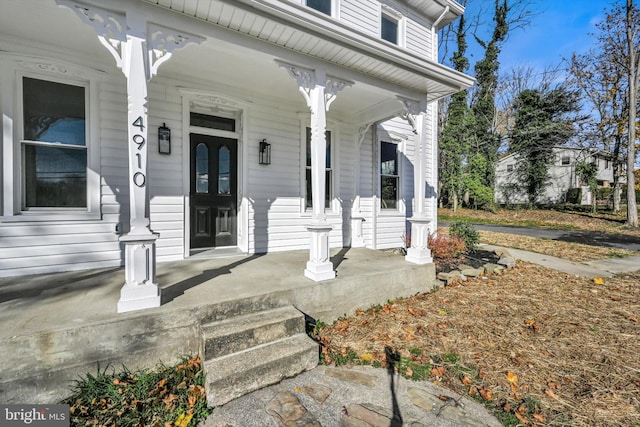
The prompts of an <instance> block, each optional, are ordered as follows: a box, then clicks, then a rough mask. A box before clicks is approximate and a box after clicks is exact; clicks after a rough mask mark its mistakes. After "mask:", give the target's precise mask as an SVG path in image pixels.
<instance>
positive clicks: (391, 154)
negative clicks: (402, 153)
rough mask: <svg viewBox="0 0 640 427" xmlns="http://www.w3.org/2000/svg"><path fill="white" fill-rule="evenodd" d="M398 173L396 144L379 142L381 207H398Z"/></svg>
mask: <svg viewBox="0 0 640 427" xmlns="http://www.w3.org/2000/svg"><path fill="white" fill-rule="evenodd" d="M399 183H400V173H399V171H398V144H394V143H391V142H384V141H382V142H380V201H381V203H382V205H381V208H382V209H398V194H399V191H398V189H399Z"/></svg>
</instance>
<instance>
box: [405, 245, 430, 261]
mask: <svg viewBox="0 0 640 427" xmlns="http://www.w3.org/2000/svg"><path fill="white" fill-rule="evenodd" d="M404 259H405V261H407V262H410V263H413V264H420V265H424V264H431V263H432V262H433V258H432V257H431V250H429V249H426V250H420V249H416V248H409V249H407V254H406V255H405V256H404Z"/></svg>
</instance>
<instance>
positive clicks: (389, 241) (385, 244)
mask: <svg viewBox="0 0 640 427" xmlns="http://www.w3.org/2000/svg"><path fill="white" fill-rule="evenodd" d="M405 227H406V219H405V216H404V215H401V214H397V215H386V214H380V215H378V217H377V227H376V231H377V236H376V249H389V248H399V247H402V246H403V244H404V243H403V240H402V238H403V237H404V235H405V231H406V228H405Z"/></svg>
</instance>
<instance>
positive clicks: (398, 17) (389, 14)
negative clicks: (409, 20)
mask: <svg viewBox="0 0 640 427" xmlns="http://www.w3.org/2000/svg"><path fill="white" fill-rule="evenodd" d="M382 17H386V18H387V19H390V20H393V21H396V23H397V24H398V34H397V39H398V42H397V43H393V42H390V41H388V40H386V39H383V38H382ZM378 24H379V25H380V27H379V29H378V35H379V36H380V39H381V40H383V41H384V42H386V43H389V44H392V45H394V46H399V47H405V39H406V37H405V33H406V31H405V28H406V18H405V17H404V16H403V15H402V13H400V12H399V11H397V10H396V9H394V8H392V7H391V6H389V5H386V4H384V3H381V4H380V19H379V20H378Z"/></svg>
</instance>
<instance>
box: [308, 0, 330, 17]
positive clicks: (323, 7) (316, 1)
mask: <svg viewBox="0 0 640 427" xmlns="http://www.w3.org/2000/svg"><path fill="white" fill-rule="evenodd" d="M331 2H332V0H306V4H307V6H308V7H310V8H311V9H315V10H317V11H318V12H322V13H324V14H326V15H329V16H332V10H331Z"/></svg>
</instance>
